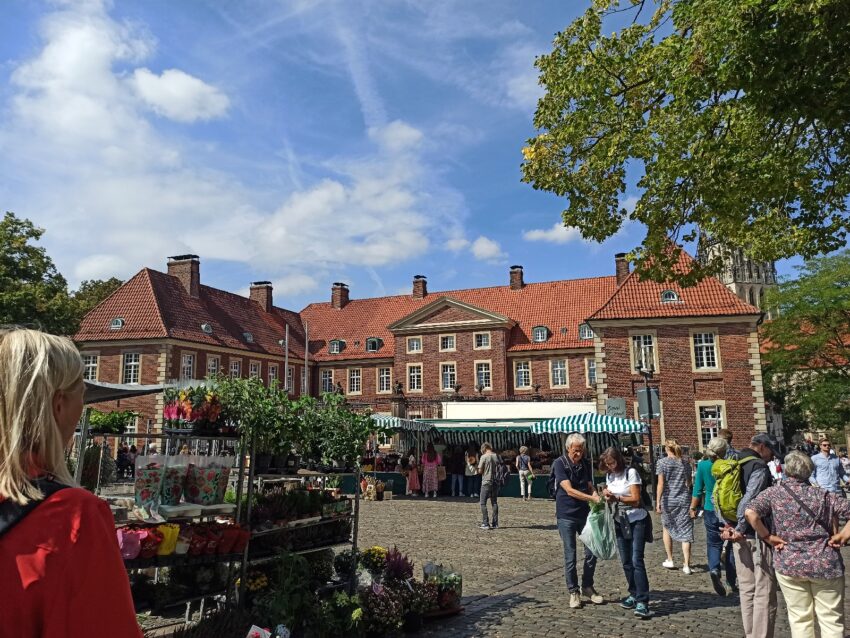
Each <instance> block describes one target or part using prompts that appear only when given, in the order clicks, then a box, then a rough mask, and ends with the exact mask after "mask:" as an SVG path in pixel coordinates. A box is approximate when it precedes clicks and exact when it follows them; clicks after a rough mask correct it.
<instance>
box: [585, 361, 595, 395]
mask: <svg viewBox="0 0 850 638" xmlns="http://www.w3.org/2000/svg"><path fill="white" fill-rule="evenodd" d="M584 365H585V372H586V379H585V380H586V382H587V387H588V388H592V387H594V386H595V385H596V359H595V358H594V357H587V358H586V359H585V360H584Z"/></svg>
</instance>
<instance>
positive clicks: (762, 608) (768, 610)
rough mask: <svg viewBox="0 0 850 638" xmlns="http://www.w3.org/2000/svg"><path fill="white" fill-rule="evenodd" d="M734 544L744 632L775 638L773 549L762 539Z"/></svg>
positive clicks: (756, 637)
mask: <svg viewBox="0 0 850 638" xmlns="http://www.w3.org/2000/svg"><path fill="white" fill-rule="evenodd" d="M732 547H733V548H734V551H735V567H736V568H737V570H738V589H739V590H740V593H741V620H742V621H743V623H744V634H745V635H746V637H747V638H773V629H774V624H775V622H776V580H775V579H774V573H773V550H772V548H770V546H768V545H766V544H765V543H763V542H762V541H760V540H755V539H752V538H747V539H745V540H743V541H741V542H740V543H732Z"/></svg>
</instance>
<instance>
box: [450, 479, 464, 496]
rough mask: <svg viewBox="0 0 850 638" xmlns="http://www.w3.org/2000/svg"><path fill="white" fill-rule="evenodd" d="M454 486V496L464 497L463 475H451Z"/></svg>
mask: <svg viewBox="0 0 850 638" xmlns="http://www.w3.org/2000/svg"><path fill="white" fill-rule="evenodd" d="M450 485H451V486H452V496H454V495H455V494H460V495H461V496H462V495H463V474H452V475H451V483H450Z"/></svg>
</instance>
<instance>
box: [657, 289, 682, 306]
mask: <svg viewBox="0 0 850 638" xmlns="http://www.w3.org/2000/svg"><path fill="white" fill-rule="evenodd" d="M675 301H679V295H678V294H677V293H676V292H675V291H674V290H665V291H664V292H662V293H661V303H673V302H675Z"/></svg>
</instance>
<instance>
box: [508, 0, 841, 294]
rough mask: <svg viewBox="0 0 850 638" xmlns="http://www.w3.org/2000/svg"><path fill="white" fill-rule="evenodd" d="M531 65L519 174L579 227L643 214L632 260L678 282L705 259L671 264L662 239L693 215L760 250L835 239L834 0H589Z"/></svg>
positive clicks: (810, 253) (687, 231) (596, 230)
mask: <svg viewBox="0 0 850 638" xmlns="http://www.w3.org/2000/svg"><path fill="white" fill-rule="evenodd" d="M536 66H537V68H538V69H539V71H540V83H541V84H542V85H543V87H544V88H545V94H544V96H543V97H542V98H541V99H540V101H539V103H538V107H537V110H536V113H535V115H534V125H535V126H536V127H537V129H538V130H539V134H538V135H537V136H536V137H533V138H531V139H529V140H528V141H527V145H526V147H525V148H524V149H523V155H524V157H525V161H524V163H523V164H522V175H523V177H522V178H523V181H525V182H528V183H530V184H531V185H532V186H533V187H534V188H536V189H540V190H545V191H548V192H551V193H554V194H555V195H558V196H560V197H563V198H565V199H566V200H567V202H568V203H567V206H566V208H565V210H564V211H563V221H564V223H565V225H567V226H570V227H574V228H577V229H579V231H580V232H581V234H582V236H583V237H585V238H587V239H592V240H594V241H599V242H601V241H604V240H605V239H607V238H609V237H611V236H613V235H614V234H615V233H617V232H618V231H619V230H620V229H621V228H622V227H623V224H624V223H625V222H626V221H637V222H640V223H641V224H643V226H644V227H645V228H646V230H647V234H646V237H645V238H644V240H643V242H642V244H641V245H640V246H638V247H636V248H635V249H634V250H633V252H632V255H631V256H632V257H633V258H634V259H635V260H636V267H637V269H638V270H639V271H640V272H642V273H643V274H645V275H648V276H649V277H651V278H653V279H655V280H658V281H663V280H665V279H668V278H669V279H678V280H679V281H681V282H682V283H684V284H689V283H693V282H694V281H695V280H697V279H698V278H699V277H701V276H704V274H705V273H706V272H709V271H714V270H715V269H717V268H718V267H719V266H720V264H719V263H718V262H715V263H711V264H708V265H707V266H706V267H705V268H703V267H698V268H697V269H695V270H694V271H693V272H691V273H677V272H676V271H675V270H674V269H673V265H674V264H675V263H676V257H677V255H676V254H675V251H669V250H668V249H667V248H668V245H669V241H670V240H673V241H674V242H676V243H678V242H680V241H690V240H693V239H695V238H696V236H697V233H698V232H699V230H700V229H701V231H703V232H706V233H708V234H709V235H711V236H713V237H719V238H722V239H723V241H724V242H726V243H728V244H729V245H731V246H738V247H741V248H743V249H744V251H745V252H746V253H747V254H748V255H750V256H751V257H754V258H756V259H758V260H775V259H778V258H782V257H789V256H792V255H802V256H804V257H806V258H810V257H814V256H816V255H818V254H821V253H826V252H829V251H832V250H835V249H837V248H840V247H841V246H843V245H844V241H845V238H846V233H847V230H848V227H850V216H848V195H850V118H848V113H850V111H848V104H850V5H849V4H848V3H847V2H846V0H818V1H816V2H800V1H797V0H595V1H594V3H593V7H592V8H590V9H588V10H587V11H586V12H585V13H584V14H583V15H582V16H580V17H579V18H578V19H577V20H575V21H574V22H573V23H572V24H570V25H569V26H568V27H567V28H566V29H564V31H563V32H561V33H558V34H557V36H556V37H555V41H554V47H553V50H552V51H551V53H548V54H546V55H543V56H540V57H539V58H538V59H537V61H536ZM634 176H637V180H636V183H633V182H635V180H634ZM627 190H628V191H629V192H633V191H634V192H637V193H638V194H639V198H638V199H637V202H636V203H635V205H634V206H633V207H632V206H624V205H623V200H624V198H625V195H626V192H627Z"/></svg>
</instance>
